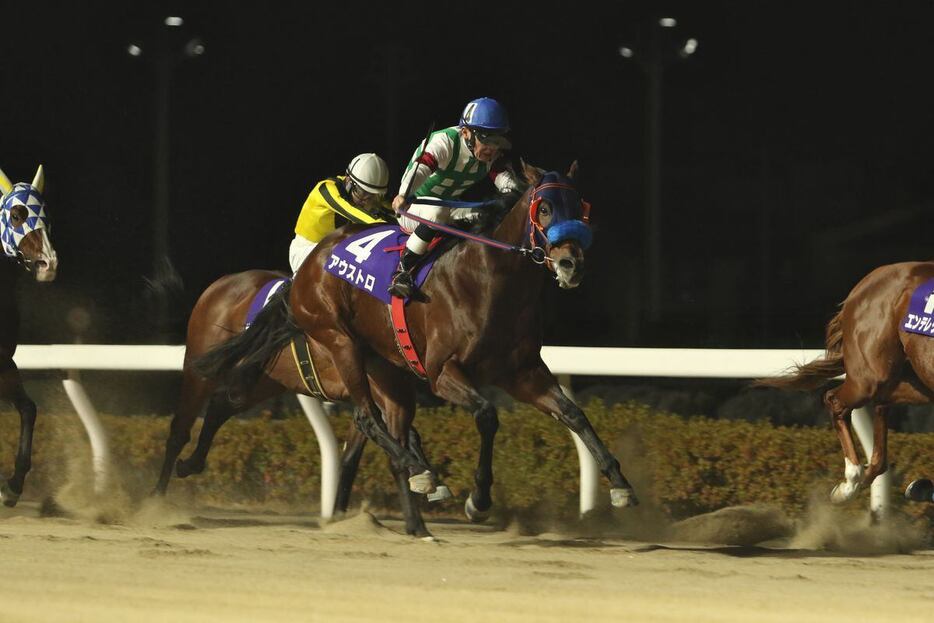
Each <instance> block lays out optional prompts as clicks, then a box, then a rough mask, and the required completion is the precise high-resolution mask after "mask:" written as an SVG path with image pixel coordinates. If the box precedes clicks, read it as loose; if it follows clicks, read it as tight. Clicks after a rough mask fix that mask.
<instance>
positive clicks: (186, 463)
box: [175, 392, 239, 478]
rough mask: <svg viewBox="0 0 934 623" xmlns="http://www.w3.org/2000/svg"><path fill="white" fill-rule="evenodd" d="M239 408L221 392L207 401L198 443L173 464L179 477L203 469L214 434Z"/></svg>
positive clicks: (198, 472)
mask: <svg viewBox="0 0 934 623" xmlns="http://www.w3.org/2000/svg"><path fill="white" fill-rule="evenodd" d="M238 410H239V409H236V408H235V407H234V406H233V405H232V404H231V402H230V399H229V398H228V397H227V395H226V394H224V393H223V392H218V393H215V394H214V395H213V396H211V401H210V402H209V403H208V410H207V412H205V414H204V423H203V424H202V425H201V432H200V433H199V434H198V445H197V447H195V449H194V451H192V453H191V456H189V457H188V458H187V459H179V460H178V462H177V463H176V464H175V473H176V474H177V475H178V477H179V478H187V477H188V476H191V475H192V474H200V473H201V472H203V471H204V466H205V464H206V462H207V458H208V452H209V451H210V450H211V444H212V443H214V436H215V435H216V434H217V431H218V430H220V427H221V426H223V425H224V422H226V421H227V420H229V419H230V418H231V417H232V416H233V415H234V414H235V413H236V412H237V411H238Z"/></svg>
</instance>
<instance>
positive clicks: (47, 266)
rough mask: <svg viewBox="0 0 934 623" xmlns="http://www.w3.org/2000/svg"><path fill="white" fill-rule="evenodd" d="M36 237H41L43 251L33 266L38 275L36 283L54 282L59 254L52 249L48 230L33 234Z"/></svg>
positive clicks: (44, 229)
mask: <svg viewBox="0 0 934 623" xmlns="http://www.w3.org/2000/svg"><path fill="white" fill-rule="evenodd" d="M32 235H34V236H40V237H41V240H42V242H41V245H42V246H41V249H42V250H41V251H40V252H39V254H38V257H36V258H35V259H34V260H33V262H32V265H33V267H34V272H35V275H36V281H54V280H55V275H56V272H57V271H58V254H57V253H56V252H55V249H54V248H52V241H51V240H50V239H49V232H48V230H47V229H46V228H44V227H43V228H42V229H38V230H36V231H34V232H33V234H32Z"/></svg>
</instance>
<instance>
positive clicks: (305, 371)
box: [292, 333, 330, 400]
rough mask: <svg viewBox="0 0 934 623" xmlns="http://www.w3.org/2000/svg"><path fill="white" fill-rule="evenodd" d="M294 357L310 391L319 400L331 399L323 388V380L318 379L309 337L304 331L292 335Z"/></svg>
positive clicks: (303, 381) (296, 365)
mask: <svg viewBox="0 0 934 623" xmlns="http://www.w3.org/2000/svg"><path fill="white" fill-rule="evenodd" d="M292 359H293V360H294V361H295V367H296V368H297V369H298V374H299V376H301V377H302V383H304V384H305V389H307V390H308V393H309V394H311V395H312V396H314V397H315V398H317V399H319V400H330V398H328V397H327V395H326V394H325V393H324V390H323V389H321V381H320V380H318V372H317V370H315V363H314V361H312V360H311V349H309V348H308V339H307V338H306V337H305V334H304V333H297V334H295V335H294V336H293V337H292Z"/></svg>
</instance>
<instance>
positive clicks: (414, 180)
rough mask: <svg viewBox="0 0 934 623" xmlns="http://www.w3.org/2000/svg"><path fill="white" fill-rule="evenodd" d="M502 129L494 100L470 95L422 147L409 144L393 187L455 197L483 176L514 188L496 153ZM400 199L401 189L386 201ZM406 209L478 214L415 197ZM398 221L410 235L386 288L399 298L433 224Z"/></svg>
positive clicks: (438, 215) (459, 217)
mask: <svg viewBox="0 0 934 623" xmlns="http://www.w3.org/2000/svg"><path fill="white" fill-rule="evenodd" d="M508 132H509V118H508V117H507V115H506V109H505V108H503V107H502V105H501V104H500V103H499V102H497V101H496V100H494V99H490V98H488V97H481V98H480V99H475V100H473V101H471V102H470V103H468V104H467V106H466V107H465V108H464V112H463V113H462V114H461V118H460V123H459V124H458V125H457V126H453V127H450V128H445V129H443V130H439V131H437V132H433V133H432V134H431V136H430V137H429V138H428V142H427V144H425V145H424V148H422V146H419V147H418V148H417V149H416V150H415V153H414V154H413V155H412V160H410V161H409V164H408V166H407V167H406V170H405V173H404V174H403V176H402V183H401V184H400V186H399V192H400V193H405V192H406V191H407V190H408V189H410V188H411V189H413V191H414V195H415V196H428V197H436V198H440V199H457V198H458V197H460V196H461V195H462V194H463V193H464V191H466V190H467V189H468V188H470V187H471V186H473V185H474V184H476V183H477V182H479V181H481V180H482V179H484V178H486V177H489V178H490V179H492V180H493V184H494V185H495V186H496V189H497V190H499V191H500V192H503V193H506V192H511V191H514V190H519V189H520V188H521V184H520V183H519V182H518V180H517V178H516V176H515V174H514V173H513V172H512V171H511V170H510V169H509V168H507V167H506V165H505V161H504V160H505V159H504V158H501V156H502V153H503V152H504V151H505V150H507V149H509V148H510V147H511V146H512V144H511V142H510V141H509V138H508V137H507V136H506V135H507V133H508ZM406 199H407V198H406V197H404V196H403V195H402V194H400V195H397V196H396V198H395V199H393V201H392V207H393V209H394V210H395V211H396V213H397V214H398V213H400V212H401V211H402V210H403V208H404V207H405V204H406ZM408 211H409V212H410V213H411V214H414V215H416V216H420V217H422V218H424V219H428V220H430V221H434V222H438V223H450V222H452V221H464V222H467V223H471V222H475V221H477V220H479V219H480V217H481V215H480V214H479V213H478V212H476V211H474V210H471V209H467V208H447V207H442V206H436V205H419V204H418V202H417V201H416V202H415V203H414V204H413V205H411V206H410V207H409V210H408ZM399 224H400V225H401V226H402V229H403V230H405V231H406V232H408V233H410V234H411V235H410V236H409V239H408V241H407V242H406V243H405V251H404V252H403V254H402V258H401V260H400V261H399V268H398V270H397V271H396V273H395V274H394V275H393V278H392V285H391V286H390V287H389V292H390V293H391V294H393V295H394V296H399V297H403V298H404V297H408V296H411V295H412V292H414V290H415V280H414V279H413V277H412V271H413V269H414V268H415V266H416V265H417V264H418V262H419V260H420V259H421V257H422V256H423V255H424V254H425V252H426V251H427V250H428V243H429V242H431V239H432V238H433V237H434V235H435V230H433V229H432V228H431V227H430V226H428V225H425V224H424V223H418V222H416V221H414V220H412V219H408V218H406V217H405V215H402V216H401V218H400V219H399Z"/></svg>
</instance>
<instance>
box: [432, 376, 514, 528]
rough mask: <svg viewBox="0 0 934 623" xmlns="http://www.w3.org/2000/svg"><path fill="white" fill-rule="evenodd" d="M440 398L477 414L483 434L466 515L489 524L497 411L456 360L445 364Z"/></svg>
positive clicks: (438, 380)
mask: <svg viewBox="0 0 934 623" xmlns="http://www.w3.org/2000/svg"><path fill="white" fill-rule="evenodd" d="M432 389H433V390H434V392H435V394H437V395H438V396H440V397H441V398H444V399H445V400H448V401H450V402H453V403H454V404H456V405H459V406H461V407H464V408H466V409H469V410H470V411H471V412H472V413H473V417H474V422H475V423H476V425H477V432H478V433H480V456H479V457H478V459H477V470H476V472H474V490H473V491H472V492H471V493H470V495H469V496H468V497H467V502H466V503H465V505H464V512H465V513H466V514H467V517H468V518H469V519H470V520H471V521H473V522H481V521H485V520H486V519H487V518H488V517H489V516H490V513H489V510H490V507H491V506H493V499H492V497H491V496H490V489H491V488H492V486H493V440H494V439H495V437H496V431H497V430H499V418H498V417H497V415H496V408H495V407H494V406H493V403H491V402H490V401H489V400H487V399H486V398H484V397H483V396H481V395H480V393H479V392H478V391H477V390H476V389H474V387H473V384H472V383H471V382H470V380H468V378H467V376H466V375H465V374H464V372H463V370H461V368H460V366H459V365H458V363H457V362H456V361H454V360H453V359H450V360H448V361H447V362H445V364H444V366H442V368H441V373H440V374H439V375H438V377H437V378H436V379H435V382H434V386H433V388H432Z"/></svg>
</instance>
